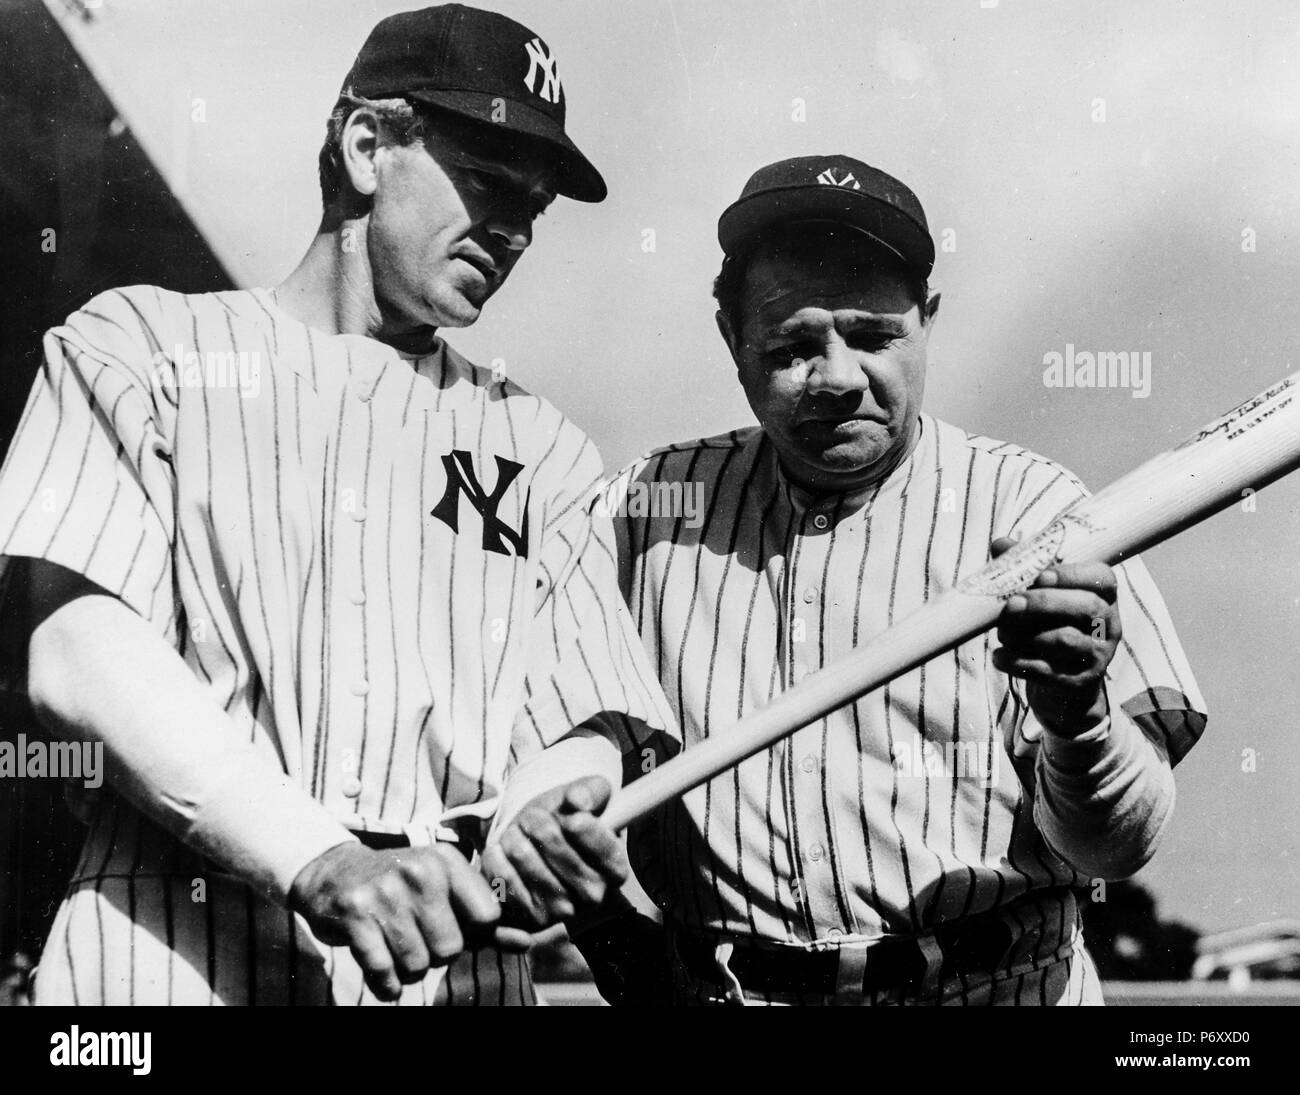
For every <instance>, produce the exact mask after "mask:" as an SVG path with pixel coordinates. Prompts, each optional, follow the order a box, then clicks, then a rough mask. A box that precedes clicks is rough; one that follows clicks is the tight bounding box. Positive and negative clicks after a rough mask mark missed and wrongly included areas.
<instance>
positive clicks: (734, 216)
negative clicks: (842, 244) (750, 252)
mask: <svg viewBox="0 0 1300 1095" xmlns="http://www.w3.org/2000/svg"><path fill="white" fill-rule="evenodd" d="M794 221H831V222H835V223H839V224H846V225H849V226H851V227H853V228H856V229H857V230H858V231H860V232H863V233H865V234H866V235H868V236H870V237H871V238H872V239H873V240H875V241H876V243H878V244H880V246H881V247H883V248H884V249H885V250H887V251H889V252H892V253H893V254H894V255H895V256H897V258H899V259H900V260H901V261H902V262H903V264H904V265H905V266H907V267H908V268H910V269H913V270H916V271H918V272H919V273H921V274H923V275H924V276H925V277H929V275H930V271H931V270H932V269H933V268H934V241H933V240H932V239H931V238H930V233H929V232H927V231H926V230H925V229H923V228H922V227H921V226H920V225H918V224H917V223H916V222H915V221H914V220H912V218H911V217H909V216H907V214H905V213H902V212H900V211H899V210H898V209H897V208H895V207H894V206H892V205H890V204H889V203H888V202H884V201H881V200H880V199H879V198H876V197H873V196H872V195H870V194H866V193H864V192H862V191H860V190H849V189H846V188H844V187H839V186H823V185H813V186H810V185H808V184H806V183H803V184H800V185H798V186H790V187H786V188H783V189H773V190H764V191H761V192H759V193H757V194H751V195H750V196H749V197H746V198H741V199H740V200H739V201H737V202H735V203H733V204H732V205H730V206H729V207H728V208H727V209H726V210H725V211H724V212H723V214H722V216H721V217H720V218H719V220H718V242H719V243H720V244H721V245H722V250H723V252H724V253H725V254H728V255H730V254H733V253H735V252H736V251H738V250H740V249H741V248H742V247H743V246H744V244H745V243H746V242H747V241H749V240H752V239H753V238H754V237H756V236H757V235H759V233H761V232H764V231H766V230H767V229H769V228H772V227H773V226H775V225H778V224H786V223H790V222H794Z"/></svg>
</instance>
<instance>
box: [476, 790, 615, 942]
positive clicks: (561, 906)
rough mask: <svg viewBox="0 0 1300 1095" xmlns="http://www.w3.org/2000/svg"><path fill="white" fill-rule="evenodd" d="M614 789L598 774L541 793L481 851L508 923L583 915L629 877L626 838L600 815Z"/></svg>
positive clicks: (538, 924)
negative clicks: (497, 838)
mask: <svg viewBox="0 0 1300 1095" xmlns="http://www.w3.org/2000/svg"><path fill="white" fill-rule="evenodd" d="M609 796H610V788H609V783H608V782H607V781H606V780H604V779H602V778H601V777H599V776H588V777H586V778H584V779H578V780H574V781H573V782H572V783H569V784H566V785H564V786H563V787H557V788H555V789H553V790H551V791H547V792H546V793H545V794H541V795H538V796H537V797H536V798H535V799H533V800H532V802H530V803H529V804H528V805H527V806H525V807H524V808H523V809H522V810H520V811H519V813H518V814H517V815H516V816H515V818H514V820H512V821H511V822H510V824H509V825H508V826H507V827H506V829H505V830H504V831H503V832H502V833H501V836H500V839H499V840H498V841H497V842H496V843H495V844H493V845H492V846H491V847H490V848H488V849H487V850H486V851H485V852H484V853H483V873H484V874H485V875H486V876H487V877H488V879H489V881H490V884H491V885H492V887H493V889H494V890H497V891H498V897H499V898H501V899H502V900H503V901H504V906H505V907H504V909H503V912H504V913H505V918H504V919H505V922H506V923H507V924H509V925H512V926H517V927H521V928H527V929H529V930H532V931H540V930H541V929H543V928H547V927H549V926H550V925H552V924H554V923H556V922H558V921H560V920H572V919H573V918H575V917H578V918H581V917H582V916H583V915H584V914H588V915H589V914H591V913H593V912H594V911H595V910H596V909H597V908H599V907H600V906H601V904H602V903H603V902H604V901H605V899H606V897H607V896H609V895H611V894H612V893H614V892H616V891H617V890H618V888H619V887H620V886H621V885H622V884H623V883H624V882H625V881H626V880H627V877H628V862H627V855H626V853H625V852H624V850H623V842H622V840H620V839H619V837H618V834H617V833H615V832H614V830H613V829H611V828H610V827H609V826H608V825H606V824H605V823H604V822H603V821H602V820H601V819H600V816H599V815H600V813H601V811H602V810H604V808H605V805H606V803H608V802H609Z"/></svg>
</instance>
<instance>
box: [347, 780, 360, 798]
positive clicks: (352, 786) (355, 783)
mask: <svg viewBox="0 0 1300 1095" xmlns="http://www.w3.org/2000/svg"><path fill="white" fill-rule="evenodd" d="M342 790H343V794H344V796H345V797H346V798H356V797H357V795H359V794H361V781H360V780H359V779H357V777H356V776H348V778H347V779H345V780H344V781H343V788H342Z"/></svg>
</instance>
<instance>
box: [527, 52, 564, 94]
mask: <svg viewBox="0 0 1300 1095" xmlns="http://www.w3.org/2000/svg"><path fill="white" fill-rule="evenodd" d="M524 50H525V51H526V52H527V53H528V75H527V76H525V77H524V83H525V85H527V87H528V90H529V91H531V92H532V93H533V94H534V95H540V96H541V97H542V98H543V99H545V100H546V101H547V102H548V103H558V102H559V101H560V91H561V88H560V77H559V74H558V73H557V72H556V71H555V58H554V57H552V56H551V54H550V51H549V50H547V48H546V43H545V42H543V41H542V40H541V39H540V38H534V39H533V40H532V41H531V42H525V43H524ZM538 84H540V85H541V86H540V87H539V86H538Z"/></svg>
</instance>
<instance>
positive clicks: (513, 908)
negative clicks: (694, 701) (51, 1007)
mask: <svg viewBox="0 0 1300 1095" xmlns="http://www.w3.org/2000/svg"><path fill="white" fill-rule="evenodd" d="M565 106H566V103H565V90H564V87H563V85H562V84H561V82H560V77H559V73H558V71H557V67H556V61H555V58H554V55H553V54H552V53H551V51H550V49H549V47H548V46H547V45H546V43H545V42H544V41H543V40H542V39H541V38H539V37H538V36H537V35H536V34H534V33H533V32H532V31H530V30H528V29H527V28H525V27H523V26H521V25H519V24H518V23H515V22H513V21H512V20H510V19H507V18H505V17H503V16H500V15H495V14H491V13H487V12H482V11H478V10H475V9H473V8H467V7H462V6H459V5H448V6H445V7H435V8H427V9H424V10H422V11H413V12H407V13H404V14H401V15H396V16H393V17H391V18H389V19H385V20H383V21H382V22H381V23H379V24H378V26H376V27H375V29H374V31H373V32H372V33H371V35H370V37H369V39H368V40H367V41H366V43H365V45H364V46H363V48H362V50H361V53H360V55H359V56H358V57H357V60H356V63H355V65H354V67H353V69H352V71H351V73H350V74H349V76H348V78H347V80H346V81H345V83H344V85H343V90H342V94H341V96H340V98H339V101H338V106H337V108H336V109H335V111H334V113H333V115H332V117H331V119H330V123H329V129H328V133H327V139H326V142H325V145H324V148H323V149H322V152H321V156H320V167H321V185H322V190H323V196H324V205H325V209H324V215H323V218H322V220H321V224H320V228H319V230H318V232H317V234H316V236H315V238H314V240H313V241H312V243H311V245H310V247H309V249H308V251H307V254H306V255H305V257H304V258H303V260H302V262H301V263H300V264H299V266H298V267H297V269H295V270H294V271H293V273H291V274H290V275H289V277H288V278H286V279H285V281H284V282H283V283H282V284H280V285H279V286H278V287H276V288H267V289H250V290H245V291H239V292H228V293H215V294H204V295H195V296H182V295H180V294H177V293H171V292H167V291H165V290H162V289H159V288H155V287H152V286H137V287H133V288H129V289H122V290H115V291H112V292H108V293H104V294H102V295H100V296H99V297H96V298H95V299H94V300H92V301H91V302H90V303H89V304H88V305H86V307H84V308H83V309H81V310H80V311H78V312H76V313H75V314H74V315H72V316H71V317H70V318H69V319H68V320H67V322H66V323H65V324H64V325H62V326H60V327H57V328H55V329H54V330H52V331H51V332H49V334H48V335H47V337H46V340H45V363H44V368H43V370H42V372H41V373H40V375H39V376H38V378H37V381H36V384H35V387H34V390H33V392H32V396H31V400H30V402H29V405H28V408H27V412H26V415H25V418H24V420H23V424H22V427H21V428H20V430H19V433H18V435H17V439H16V440H15V442H14V444H13V446H12V448H11V450H10V452H9V456H8V461H7V463H6V465H5V467H4V469H3V472H0V556H3V562H4V564H5V565H6V566H7V567H8V569H9V570H10V571H11V576H14V577H18V576H20V575H19V573H18V572H20V571H21V572H22V573H21V577H24V578H25V581H23V582H19V583H14V587H15V588H21V589H23V590H25V591H26V598H25V610H26V615H27V620H26V627H27V631H28V636H29V638H28V641H27V642H26V650H27V654H28V665H27V667H26V668H27V675H26V679H27V685H28V691H29V694H30V696H31V699H32V702H33V704H34V706H35V709H36V710H37V712H38V713H39V715H40V716H41V717H42V720H43V722H44V723H45V724H46V725H47V726H48V727H49V729H50V731H51V732H52V733H53V734H55V735H57V736H60V737H64V738H70V739H73V740H83V741H89V742H91V743H95V744H99V743H102V745H103V747H104V751H105V754H106V758H107V763H108V768H109V784H110V793H108V794H106V795H102V796H99V797H97V798H91V797H89V796H88V794H87V792H86V789H85V788H77V789H76V791H77V796H76V797H77V806H78V808H79V810H80V811H81V816H82V817H83V818H84V819H85V821H86V822H87V824H88V826H89V833H88V836H87V840H86V846H85V852H84V854H83V856H82V859H81V862H80V864H79V866H78V867H77V870H76V874H75V876H74V878H73V879H72V882H71V885H70V887H69V889H68V892H67V896H66V898H65V900H64V901H63V904H62V906H61V908H60V909H59V912H58V914H57V917H56V919H55V921H54V926H53V929H52V931H51V934H50V937H49V940H48V943H47V945H46V948H45V952H44V954H43V956H42V959H41V962H40V967H39V972H38V976H37V979H36V1000H37V1002H38V1003H82V1004H86V1003H97V1004H99V1003H102V1004H108V1003H113V1004H116V1003H150V1004H154V1003H177V1004H180V1003H186V1004H189V1003H204V1004H206V1003H226V1004H244V1003H276V1004H283V1003H349V1004H350V1003H373V1002H377V1001H400V1002H401V1003H404V1004H441V1003H447V1004H453V1003H456V1004H459V1003H489V1004H495V1003H528V1002H532V1001H533V991H532V986H531V982H530V980H529V974H528V969H527V966H526V963H525V959H524V957H523V956H522V954H520V953H519V950H520V949H521V948H522V947H524V946H526V944H527V940H528V936H527V935H526V933H525V931H524V929H536V928H540V927H542V926H543V925H546V924H549V923H553V922H555V921H556V920H559V919H561V918H567V917H571V916H573V915H575V914H580V913H582V912H584V911H586V910H590V909H592V908H596V907H598V906H599V905H600V904H601V903H602V901H604V899H605V896H606V893H607V891H608V890H610V889H611V888H616V887H617V885H618V884H619V883H620V882H621V881H622V880H623V878H624V877H625V876H626V858H625V855H624V852H623V850H622V845H621V843H620V841H619V840H618V838H616V837H615V835H614V833H613V832H612V831H611V830H610V829H609V827H608V826H606V825H605V824H603V823H602V822H601V820H600V817H599V814H600V811H601V809H602V808H603V804H604V802H605V800H606V799H607V797H608V795H609V792H610V786H611V784H617V783H619V782H621V780H622V776H623V765H622V761H621V754H622V753H624V752H626V753H629V754H630V755H632V756H634V757H635V758H636V759H637V760H638V761H639V760H640V758H641V756H642V753H643V751H644V750H645V749H652V750H667V749H669V748H670V741H669V739H668V738H667V737H666V736H664V735H663V734H662V731H663V730H664V729H665V728H667V727H671V725H672V723H671V716H670V715H669V714H668V713H667V708H666V705H665V703H664V701H663V697H662V695H661V693H660V692H659V690H658V686H657V683H656V682H655V681H654V677H653V672H652V671H651V670H650V669H649V667H648V665H647V664H646V661H645V656H644V653H643V651H642V650H641V647H640V644H639V643H638V641H637V637H636V635H635V633H634V631H633V630H632V628H631V626H630V623H629V622H628V621H627V614H626V612H625V611H624V609H623V608H622V603H621V601H620V598H619V594H618V587H617V581H616V574H615V566H614V561H613V560H614V555H613V534H612V530H611V529H610V526H609V522H608V521H607V520H602V519H600V518H598V517H595V518H593V516H592V515H591V514H590V513H589V512H588V511H587V509H586V507H584V506H583V505H582V504H581V500H582V499H584V498H585V497H587V496H589V493H590V491H591V489H593V488H594V487H595V485H596V484H597V483H598V482H599V480H600V477H601V467H600V462H599V458H598V457H597V455H596V452H595V450H594V448H593V447H592V445H591V443H590V442H589V441H588V440H587V438H586V437H585V436H584V435H583V434H582V433H581V432H580V431H579V430H578V429H577V428H575V427H574V426H573V425H572V424H570V423H569V422H568V421H566V420H565V419H564V418H563V416H561V415H560V414H559V413H557V412H556V411H555V410H554V408H552V407H551V406H550V405H549V404H548V403H546V402H545V401H544V400H541V399H538V398H535V397H533V396H530V395H529V394H527V393H526V392H524V391H522V390H521V389H520V388H518V387H517V386H515V385H514V384H512V383H510V382H509V381H507V380H506V379H505V378H504V377H502V376H499V375H494V374H493V373H491V372H488V371H486V370H483V369H479V368H476V367H475V366H473V365H472V364H470V363H469V362H468V361H466V360H465V359H464V358H463V357H461V356H460V355H459V354H457V353H456V352H455V351H454V350H453V349H451V347H449V346H448V345H447V344H446V343H445V342H444V341H443V340H442V338H441V336H440V333H439V328H442V327H463V326H466V325H468V324H470V323H473V322H474V321H475V320H476V319H477V318H478V315H479V313H480V311H481V310H482V308H483V307H484V305H485V304H486V302H487V301H488V300H489V299H490V298H491V297H492V295H493V294H494V293H495V292H496V291H497V290H498V289H499V288H500V287H501V285H502V284H503V283H504V282H505V280H506V279H507V277H509V275H510V273H511V271H512V270H513V268H514V266H515V263H516V262H518V260H519V258H520V256H521V255H522V254H523V253H524V251H525V250H526V249H527V247H528V246H529V244H530V243H531V241H532V234H533V223H534V219H535V218H536V217H537V215H538V214H539V213H541V212H542V211H543V210H544V209H545V208H546V206H547V205H548V204H550V202H551V201H552V200H553V199H554V198H555V197H556V195H557V194H563V195H568V196H570V197H573V198H576V199H578V200H581V201H599V200H601V198H603V197H604V194H605V184H604V182H603V181H602V179H601V177H600V175H599V173H598V172H597V171H596V169H595V168H594V167H592V165H591V164H590V163H589V162H588V160H587V159H586V158H585V157H584V156H583V155H582V153H581V152H579V151H578V149H577V147H576V146H575V145H574V143H573V141H572V140H571V139H570V138H569V136H568V135H567V133H566V132H565V127H564V122H565ZM232 363H234V364H233V365H232ZM480 853H481V854H482V857H483V862H482V863H480V864H475V863H473V862H472V861H473V860H474V859H475V858H476V857H478V856H479V855H480ZM484 866H485V869H480V868H481V867H484ZM503 905H504V910H505V916H504V919H503V912H502V909H503ZM505 924H508V925H510V927H509V928H507V927H503V926H502V925H505Z"/></svg>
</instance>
